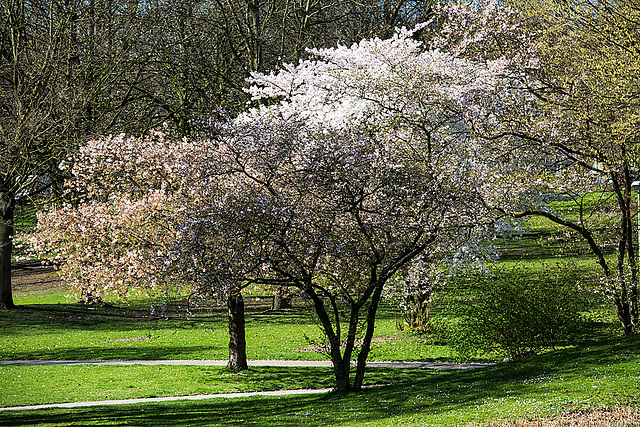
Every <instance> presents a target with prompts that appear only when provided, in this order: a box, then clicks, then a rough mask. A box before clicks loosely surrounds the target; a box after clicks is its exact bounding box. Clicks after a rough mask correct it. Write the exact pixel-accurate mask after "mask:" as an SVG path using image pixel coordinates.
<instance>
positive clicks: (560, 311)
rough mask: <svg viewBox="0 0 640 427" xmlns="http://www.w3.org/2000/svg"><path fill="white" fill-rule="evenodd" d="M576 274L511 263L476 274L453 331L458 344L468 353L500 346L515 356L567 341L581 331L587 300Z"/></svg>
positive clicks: (511, 356)
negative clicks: (530, 269) (532, 269)
mask: <svg viewBox="0 0 640 427" xmlns="http://www.w3.org/2000/svg"><path fill="white" fill-rule="evenodd" d="M575 272H576V270H575V269H572V268H559V269H555V270H554V269H550V268H545V269H543V270H542V271H540V272H538V273H532V272H528V271H525V270H523V269H522V268H518V267H512V268H511V269H497V268H496V269H494V271H493V272H492V274H490V275H486V276H481V277H478V278H477V280H476V282H475V283H474V285H473V287H472V289H471V291H470V293H471V295H470V296H469V298H470V302H469V304H468V305H467V308H466V309H465V313H464V315H463V320H462V321H461V326H460V331H459V332H458V333H457V334H454V335H457V338H456V339H455V340H454V341H456V346H457V348H458V349H459V351H461V353H463V354H466V355H473V354H474V353H475V352H477V351H478V350H487V351H489V350H495V349H497V350H499V351H500V352H503V353H506V354H507V355H508V356H509V357H510V358H513V359H516V358H520V357H524V356H528V355H530V354H534V353H537V352H539V351H541V350H543V349H548V348H551V349H554V348H555V347H556V346H558V345H561V344H564V343H565V342H566V341H567V339H568V338H570V336H571V334H572V333H573V332H576V331H577V330H578V329H579V326H580V323H581V319H580V315H579V310H580V308H582V307H584V305H585V303H584V301H585V300H586V299H587V298H586V297H585V293H584V292H581V291H580V289H579V287H578V283H579V278H578V277H575V276H576V273H575Z"/></svg>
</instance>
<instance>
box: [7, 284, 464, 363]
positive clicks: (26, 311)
mask: <svg viewBox="0 0 640 427" xmlns="http://www.w3.org/2000/svg"><path fill="white" fill-rule="evenodd" d="M56 298H62V296H56V295H50V294H48V295H38V296H25V297H17V298H15V300H16V303H17V304H19V305H20V308H19V309H17V310H13V311H0V359H1V360H11V359H15V360H26V359H36V360H43V359H52V360H59V359H142V360H152V359H159V360H167V359H226V358H227V357H228V344H229V333H228V325H227V317H226V316H227V315H226V309H224V308H223V307H221V306H219V305H215V304H209V305H206V306H201V307H199V308H198V309H197V310H195V309H193V308H191V310H190V311H187V310H186V307H180V306H179V304H180V303H179V302H176V303H174V306H172V307H171V308H170V309H169V310H168V311H166V312H164V313H162V315H159V314H157V311H156V314H152V312H151V311H150V309H149V304H151V303H152V302H153V301H134V302H131V303H128V304H127V303H114V304H113V305H107V306H102V307H86V306H82V305H78V304H75V303H69V302H68V301H67V302H65V303H59V302H57V303H56V302H52V300H53V301H55V299H56ZM269 302H270V301H269V300H265V299H264V298H263V299H260V298H258V299H256V298H248V299H247V316H246V317H247V325H246V334H247V355H248V357H249V359H285V360H326V359H328V356H327V355H326V354H325V353H322V352H319V351H317V349H316V348H315V347H314V344H317V343H321V342H324V337H323V335H322V333H321V332H320V329H319V327H318V325H317V323H316V322H315V320H314V318H313V315H312V308H311V307H309V306H308V305H307V304H306V303H305V302H304V301H298V302H296V303H295V304H294V308H292V309H286V310H282V311H279V312H272V311H270V310H269V307H270V305H269ZM454 358H455V353H454V351H453V350H452V349H451V348H450V347H447V346H446V343H437V342H434V341H433V340H429V339H428V337H419V336H414V335H411V334H408V333H405V332H401V331H398V330H397V328H396V313H395V312H394V311H393V309H392V308H390V307H384V308H383V309H381V311H380V318H379V320H378V321H377V324H376V336H375V338H374V342H373V345H372V352H371V356H370V360H422V361H425V360H429V361H450V360H452V359H454Z"/></svg>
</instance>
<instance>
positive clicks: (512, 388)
mask: <svg viewBox="0 0 640 427" xmlns="http://www.w3.org/2000/svg"><path fill="white" fill-rule="evenodd" d="M639 344H640V338H638V337H631V338H626V339H617V340H605V341H594V342H592V343H588V344H584V345H581V346H578V347H575V348H567V349H563V350H558V351H555V352H550V353H546V354H542V355H538V356H533V357H530V358H528V359H524V360H520V361H512V362H507V363H502V364H499V365H496V366H493V367H489V368H485V369H481V370H477V371H464V372H459V371H456V372H436V371H419V370H418V371H416V370H411V371H404V372H403V371H392V372H389V373H388V376H387V377H386V378H384V379H385V380H386V381H389V382H391V384H390V385H387V386H382V387H376V388H372V389H368V390H366V391H364V392H361V393H351V394H344V395H342V394H333V393H330V394H322V395H310V396H289V397H280V398H276V397H253V398H243V399H241V400H226V399H212V400H205V401H195V402H194V401H184V402H178V403H176V402H173V403H162V404H135V405H124V406H115V407H91V408H79V409H73V410H61V409H58V410H38V411H20V412H3V413H2V417H0V425H2V426H15V425H30V424H36V423H37V424H38V425H51V426H62V425H130V426H152V425H158V426H161V425H207V426H216V425H229V426H231V425H259V426H268V425H284V426H297V425H303V424H304V425H311V426H320V425H332V426H338V425H339V426H357V425H370V426H405V425H420V426H457V425H463V426H464V425H466V424H467V423H468V422H478V423H482V422H487V421H489V420H502V419H516V418H526V417H533V416H549V415H552V414H556V413H559V412H566V411H571V410H578V409H581V408H591V407H596V408H602V407H613V406H635V407H637V406H638V405H639V404H640V397H638V396H640V356H639V354H638V351H637V348H638V345H639ZM172 369H173V368H172ZM268 371H269V370H266V371H262V370H259V371H256V372H249V373H248V374H240V375H248V376H252V375H266V376H269V372H268ZM173 372H176V373H178V372H180V371H177V370H176V371H173ZM202 372H206V371H202ZM12 373H15V372H12ZM60 373H61V374H60V375H61V377H63V376H64V374H63V371H60ZM271 373H272V374H275V375H274V378H275V377H279V376H280V373H277V372H271ZM3 374H4V372H3ZM294 375H296V374H295V373H294ZM305 375H306V374H305ZM396 375H397V377H395V376H396ZM4 376H5V375H3V377H4ZM231 376H233V375H231ZM320 376H321V373H320ZM211 377H212V378H211V382H212V383H214V382H215V379H216V378H215V377H216V375H215V374H211ZM105 381H107V380H106V379H105ZM259 382H262V381H259ZM3 387H4V385H3ZM104 388H105V389H108V387H107V385H106V384H105V387H104ZM198 390H202V389H198Z"/></svg>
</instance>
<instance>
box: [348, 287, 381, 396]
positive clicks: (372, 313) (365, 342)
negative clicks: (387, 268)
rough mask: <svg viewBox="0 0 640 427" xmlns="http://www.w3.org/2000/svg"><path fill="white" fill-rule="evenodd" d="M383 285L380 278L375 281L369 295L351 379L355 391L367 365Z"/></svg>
mask: <svg viewBox="0 0 640 427" xmlns="http://www.w3.org/2000/svg"><path fill="white" fill-rule="evenodd" d="M383 287H384V281H383V280H381V281H379V282H378V283H376V288H375V290H374V291H373V295H372V296H371V304H370V305H369V310H368V311H367V330H366V331H365V333H364V338H363V339H362V347H361V348H360V353H358V364H357V365H356V376H355V379H354V381H353V389H354V390H356V391H360V390H362V383H363V381H364V370H365V367H366V365H367V358H368V357H369V352H370V351H371V340H372V339H373V332H374V330H375V326H376V314H377V312H378V306H379V304H380V297H381V295H382V288H383Z"/></svg>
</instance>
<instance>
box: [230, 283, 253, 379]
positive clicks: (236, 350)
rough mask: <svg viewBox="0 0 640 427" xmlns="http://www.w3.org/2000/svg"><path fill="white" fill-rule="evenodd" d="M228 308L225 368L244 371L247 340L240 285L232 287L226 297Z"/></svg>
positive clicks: (246, 366)
mask: <svg viewBox="0 0 640 427" xmlns="http://www.w3.org/2000/svg"><path fill="white" fill-rule="evenodd" d="M227 307H228V308H229V363H227V368H228V369H231V370H233V371H236V372H240V371H244V370H245V369H247V368H248V365H247V342H246V339H245V330H244V322H245V321H244V299H243V298H242V292H241V289H240V287H233V288H232V289H231V291H229V296H228V298H227Z"/></svg>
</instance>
